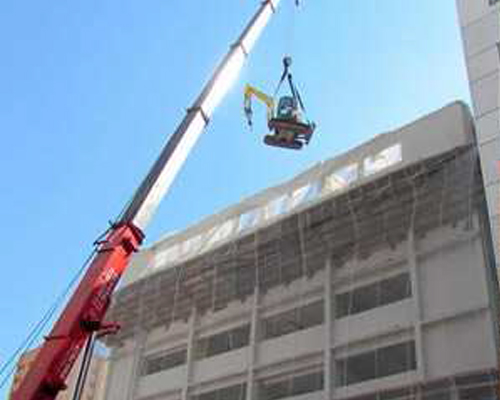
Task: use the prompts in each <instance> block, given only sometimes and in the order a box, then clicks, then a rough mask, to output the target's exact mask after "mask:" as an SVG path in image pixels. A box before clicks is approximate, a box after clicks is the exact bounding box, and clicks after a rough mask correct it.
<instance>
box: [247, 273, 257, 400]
mask: <svg viewBox="0 0 500 400" xmlns="http://www.w3.org/2000/svg"><path fill="white" fill-rule="evenodd" d="M258 323H259V284H258V282H256V283H255V287H254V291H253V301H252V317H251V321H250V343H249V346H248V371H247V390H246V397H245V399H246V400H253V399H255V398H257V397H256V395H255V384H254V380H255V379H254V378H255V362H256V359H257V334H258Z"/></svg>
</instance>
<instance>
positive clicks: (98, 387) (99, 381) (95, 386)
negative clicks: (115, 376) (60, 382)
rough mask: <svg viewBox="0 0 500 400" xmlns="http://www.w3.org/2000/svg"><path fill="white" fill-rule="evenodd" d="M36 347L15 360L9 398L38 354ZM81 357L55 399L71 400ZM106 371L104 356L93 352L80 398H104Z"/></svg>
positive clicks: (92, 399)
mask: <svg viewBox="0 0 500 400" xmlns="http://www.w3.org/2000/svg"><path fill="white" fill-rule="evenodd" d="M38 351H39V350H38V349H33V350H30V351H28V352H26V353H24V354H23V355H22V356H21V357H20V358H19V361H18V362H17V365H16V372H15V374H14V378H13V381H12V387H11V389H10V394H9V399H10V398H11V396H12V394H13V393H14V391H15V390H16V389H17V387H18V385H19V384H20V383H21V381H22V379H23V378H24V376H25V375H26V373H27V372H28V369H29V368H30V366H31V364H32V363H33V361H34V360H35V357H36V356H37V354H38ZM80 362H81V357H80V359H79V360H78V362H77V363H76V365H75V368H74V370H73V371H72V372H71V374H70V376H69V378H68V382H67V385H68V387H67V388H66V390H63V391H62V392H60V393H59V395H58V396H57V400H71V399H72V398H73V393H74V390H75V386H76V381H77V379H78V371H79V370H80ZM106 373H107V361H106V358H105V357H104V356H100V355H99V354H94V356H93V358H92V362H91V364H90V367H89V372H88V375H87V380H86V382H85V387H84V390H83V393H82V397H81V399H82V400H104V394H105V384H106Z"/></svg>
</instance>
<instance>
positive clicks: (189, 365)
mask: <svg viewBox="0 0 500 400" xmlns="http://www.w3.org/2000/svg"><path fill="white" fill-rule="evenodd" d="M196 319H197V309H196V307H193V308H192V311H191V316H190V317H189V331H188V341H187V345H186V376H185V379H184V385H183V387H182V400H187V399H188V397H189V385H190V384H191V377H192V374H193V363H194V339H195V332H196Z"/></svg>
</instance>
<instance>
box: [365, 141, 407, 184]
mask: <svg viewBox="0 0 500 400" xmlns="http://www.w3.org/2000/svg"><path fill="white" fill-rule="evenodd" d="M401 160H402V155H401V145H400V144H399V143H398V144H396V145H394V146H391V147H388V148H386V149H384V150H382V151H380V152H379V153H377V154H375V155H374V156H370V157H366V158H365V159H364V162H363V168H364V174H365V176H370V175H372V174H375V173H377V172H380V171H382V170H384V169H386V168H388V167H390V166H391V165H394V164H397V163H398V162H400V161H401Z"/></svg>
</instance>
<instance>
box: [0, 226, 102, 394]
mask: <svg viewBox="0 0 500 400" xmlns="http://www.w3.org/2000/svg"><path fill="white" fill-rule="evenodd" d="M106 232H107V231H106ZM106 232H105V233H104V234H103V235H101V236H100V237H102V236H104V235H105V234H106ZM96 253H97V248H94V250H92V252H91V253H90V255H89V256H88V257H87V258H86V259H85V261H84V263H83V264H82V266H81V267H80V268H79V269H78V270H77V271H76V273H75V274H74V276H73V277H72V278H71V280H70V281H69V283H68V284H67V285H66V287H65V288H64V290H63V291H62V292H61V293H60V294H59V296H57V297H56V299H55V301H54V302H53V303H52V304H51V306H50V307H49V308H48V309H47V311H46V312H45V314H44V315H43V317H42V318H41V319H40V320H39V321H38V322H37V323H36V324H35V325H34V326H33V328H32V329H31V331H30V333H29V334H28V336H27V337H26V338H25V339H24V340H23V342H22V343H21V344H20V345H19V346H18V348H17V349H16V350H15V351H14V352H13V354H12V355H11V356H10V357H9V358H8V359H7V361H5V363H4V364H3V365H2V367H1V368H0V378H1V379H2V380H1V381H0V389H2V388H3V387H4V386H5V384H6V383H7V382H8V381H9V379H10V378H11V376H12V374H13V373H14V372H15V370H16V365H13V366H12V367H11V368H10V369H9V370H8V373H6V372H5V371H6V370H7V369H8V368H9V366H10V365H11V364H12V363H13V362H14V361H15V360H16V359H17V357H18V356H19V355H20V354H22V353H24V352H25V351H27V350H28V349H29V348H30V347H31V346H32V345H33V343H35V341H36V340H38V339H39V337H40V334H41V333H42V331H43V330H44V329H45V327H46V326H47V323H48V322H49V321H50V320H51V318H52V317H53V316H54V314H55V312H56V311H57V309H58V308H59V307H60V305H61V304H62V303H63V301H64V299H65V298H66V296H67V295H68V293H69V292H70V291H71V289H72V288H73V286H74V285H75V283H76V282H77V281H78V279H79V278H80V276H81V275H82V274H83V272H84V271H85V270H86V268H87V266H88V265H89V263H90V261H91V260H92V259H93V257H94V256H95V254H96Z"/></svg>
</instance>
